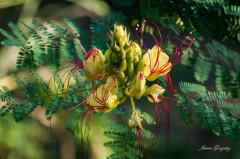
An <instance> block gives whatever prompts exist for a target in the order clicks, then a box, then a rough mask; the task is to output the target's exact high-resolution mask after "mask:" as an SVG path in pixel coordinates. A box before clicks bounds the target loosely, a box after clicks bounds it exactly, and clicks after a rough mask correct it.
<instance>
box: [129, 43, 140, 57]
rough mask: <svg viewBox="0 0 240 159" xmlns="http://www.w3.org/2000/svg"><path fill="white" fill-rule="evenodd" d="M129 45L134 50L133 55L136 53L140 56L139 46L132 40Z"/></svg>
mask: <svg viewBox="0 0 240 159" xmlns="http://www.w3.org/2000/svg"><path fill="white" fill-rule="evenodd" d="M131 47H132V49H133V50H134V54H135V55H138V56H140V57H141V56H142V49H141V48H140V46H139V45H138V44H137V43H135V42H132V43H131Z"/></svg>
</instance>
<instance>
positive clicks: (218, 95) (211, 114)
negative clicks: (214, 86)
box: [179, 82, 240, 140]
mask: <svg viewBox="0 0 240 159" xmlns="http://www.w3.org/2000/svg"><path fill="white" fill-rule="evenodd" d="M179 85H180V90H181V92H182V93H184V94H186V95H185V96H182V99H181V100H185V101H187V103H186V102H185V106H187V107H188V108H190V111H191V112H192V113H194V115H193V116H195V118H196V119H197V121H198V122H199V124H200V125H201V126H202V128H204V129H206V130H209V131H212V132H213V133H214V134H216V135H218V136H227V137H229V138H231V139H235V140H239V138H240V136H239V131H240V129H239V122H240V120H239V115H240V114H239V113H240V106H239V105H234V104H232V103H230V102H227V101H226V100H227V99H228V98H229V97H230V96H231V95H230V94H229V93H227V92H223V91H213V92H212V91H208V90H207V89H206V88H205V87H204V86H203V85H199V84H194V83H189V82H180V83H179ZM179 113H180V115H184V112H182V111H179ZM182 119H183V120H184V121H185V122H186V121H188V120H190V119H189V118H187V119H186V117H185V116H184V118H182ZM187 123H188V122H187Z"/></svg>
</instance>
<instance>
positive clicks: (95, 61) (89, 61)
mask: <svg viewBox="0 0 240 159" xmlns="http://www.w3.org/2000/svg"><path fill="white" fill-rule="evenodd" d="M104 62H105V57H104V56H103V54H102V52H101V51H100V50H98V49H91V50H90V51H89V52H88V53H87V55H86V57H85V59H84V61H83V67H84V71H85V74H86V76H87V77H88V78H92V77H96V76H97V74H98V73H100V71H101V69H102V66H103V64H104Z"/></svg>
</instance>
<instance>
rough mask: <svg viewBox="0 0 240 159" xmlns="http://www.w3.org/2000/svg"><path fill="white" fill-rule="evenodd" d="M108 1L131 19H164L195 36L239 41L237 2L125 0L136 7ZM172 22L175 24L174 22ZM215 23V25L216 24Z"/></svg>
mask: <svg viewBox="0 0 240 159" xmlns="http://www.w3.org/2000/svg"><path fill="white" fill-rule="evenodd" d="M109 3H110V4H112V5H115V6H116V7H119V10H123V11H125V14H127V15H132V14H133V13H135V14H134V16H130V17H129V18H131V20H132V19H136V18H138V19H143V18H144V19H149V20H152V21H154V22H161V23H164V24H165V26H167V28H172V29H173V30H174V31H175V33H178V32H179V30H182V29H184V30H186V31H187V32H193V34H194V35H195V36H197V37H199V36H204V37H213V36H218V37H220V38H221V39H224V40H226V39H229V40H233V41H234V40H235V39H238V41H240V33H239V31H240V30H239V29H240V21H239V16H240V6H239V3H238V2H236V1H231V0H201V1H199V0H176V1H168V0H162V1H148V0H138V1H128V3H129V5H130V3H131V6H135V8H136V11H135V12H132V9H130V7H128V5H127V4H125V3H121V4H122V5H119V4H120V3H118V0H109ZM175 23H177V24H178V25H177V26H176V25H175ZM216 26H217V27H216Z"/></svg>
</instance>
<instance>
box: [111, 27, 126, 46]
mask: <svg viewBox="0 0 240 159" xmlns="http://www.w3.org/2000/svg"><path fill="white" fill-rule="evenodd" d="M113 36H114V39H113V41H115V40H116V44H117V45H118V46H119V47H121V48H123V47H124V45H125V44H126V43H128V36H127V30H126V28H125V27H123V26H122V25H115V26H114V31H113Z"/></svg>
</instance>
